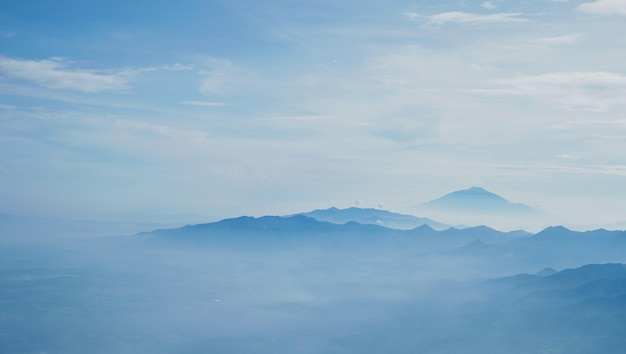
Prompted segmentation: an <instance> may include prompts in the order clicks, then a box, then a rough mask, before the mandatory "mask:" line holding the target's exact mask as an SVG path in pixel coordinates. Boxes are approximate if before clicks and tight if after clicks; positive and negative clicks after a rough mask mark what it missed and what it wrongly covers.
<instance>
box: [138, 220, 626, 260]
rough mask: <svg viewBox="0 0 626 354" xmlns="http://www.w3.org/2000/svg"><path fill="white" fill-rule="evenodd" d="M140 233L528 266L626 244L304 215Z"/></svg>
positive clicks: (607, 253)
mask: <svg viewBox="0 0 626 354" xmlns="http://www.w3.org/2000/svg"><path fill="white" fill-rule="evenodd" d="M139 235H140V236H141V238H142V239H143V240H146V241H158V242H166V243H168V244H172V245H182V244H189V245H214V246H228V247H247V246H254V247H265V248H268V247H269V248H282V247H292V246H297V247H300V246H306V247H309V246H315V247H322V248H324V247H342V248H345V249H350V248H352V249H363V248H373V249H375V248H376V247H387V248H395V249H405V250H414V251H415V252H417V253H420V254H426V253H432V252H435V253H438V254H445V255H447V256H449V257H453V258H463V259H481V260H483V261H485V262H487V263H490V264H501V265H505V264H506V265H515V267H517V266H519V268H512V269H513V270H514V269H527V268H528V267H530V266H532V265H534V264H540V265H541V266H542V267H553V268H557V269H558V268H561V269H562V268H566V267H573V266H577V265H581V264H588V263H600V262H621V261H623V260H624V253H623V250H624V249H626V232H624V231H607V230H604V229H599V230H594V231H587V232H577V231H571V230H569V229H567V228H564V227H562V226H558V227H549V228H546V229H544V230H542V231H540V232H538V233H536V234H530V233H527V232H525V231H512V232H502V231H497V230H494V229H492V228H489V227H487V226H477V227H470V228H464V229H457V228H449V229H446V230H435V229H433V228H432V227H430V226H428V225H426V224H424V225H422V226H419V227H417V228H414V229H410V230H398V229H391V228H387V227H383V226H380V225H372V224H359V223H357V222H354V221H350V222H347V223H345V224H335V223H331V222H326V221H319V220H316V219H313V218H311V217H307V216H304V215H293V216H289V217H279V216H265V217H260V218H254V217H246V216H244V217H239V218H233V219H225V220H222V221H218V222H214V223H206V224H196V225H187V226H184V227H180V228H173V229H159V230H154V231H150V232H143V233H140V234H139Z"/></svg>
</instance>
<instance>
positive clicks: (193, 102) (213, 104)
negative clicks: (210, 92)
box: [181, 101, 230, 107]
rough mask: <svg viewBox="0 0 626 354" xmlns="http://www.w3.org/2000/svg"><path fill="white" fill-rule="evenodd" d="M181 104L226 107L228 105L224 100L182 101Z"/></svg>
mask: <svg viewBox="0 0 626 354" xmlns="http://www.w3.org/2000/svg"><path fill="white" fill-rule="evenodd" d="M181 104H184V105H188V106H197V107H226V106H230V105H229V104H228V103H226V102H207V101H183V102H181Z"/></svg>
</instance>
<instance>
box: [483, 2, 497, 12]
mask: <svg viewBox="0 0 626 354" xmlns="http://www.w3.org/2000/svg"><path fill="white" fill-rule="evenodd" d="M480 6H482V7H483V8H484V9H487V10H493V9H495V8H496V5H494V4H493V3H492V2H491V1H485V2H483V3H482V5H480Z"/></svg>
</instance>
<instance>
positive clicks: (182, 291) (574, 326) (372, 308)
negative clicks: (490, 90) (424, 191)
mask: <svg viewBox="0 0 626 354" xmlns="http://www.w3.org/2000/svg"><path fill="white" fill-rule="evenodd" d="M381 229H382V228H381ZM487 231H488V230H482V234H487V233H488V232H487ZM391 235H392V234H389V235H388V237H386V238H378V236H371V237H368V238H363V239H362V242H354V240H353V239H351V238H349V237H347V236H345V235H344V236H343V237H344V242H330V241H329V240H332V239H333V238H335V237H339V236H332V237H328V238H323V237H317V236H316V237H317V238H315V237H311V236H310V235H308V234H306V233H305V235H302V237H300V236H299V235H282V236H281V237H274V238H270V237H267V235H265V236H263V235H262V234H259V235H256V234H255V235H243V236H241V237H239V238H237V237H226V238H211V237H208V236H207V237H205V236H202V237H200V238H191V237H189V236H187V235H185V234H182V233H181V234H180V235H179V236H177V237H169V236H168V237H155V236H154V235H152V234H142V235H132V236H119V237H98V238H87V239H76V238H63V237H57V238H48V237H41V238H39V239H33V238H29V239H28V240H24V241H23V242H16V241H15V240H16V239H19V237H17V236H16V235H7V234H6V233H4V234H3V235H2V236H3V238H2V239H3V242H2V247H1V248H0V308H1V311H0V352H3V353H87V352H88V353H383V352H387V353H502V352H509V353H541V352H551V353H576V352H578V353H585V352H603V353H610V352H615V353H617V352H621V349H622V348H623V347H624V346H623V345H624V344H626V340H625V339H622V337H623V336H621V335H620V333H623V330H624V329H625V328H626V325H625V323H626V322H625V320H624V318H626V316H624V315H626V311H625V309H626V306H625V305H626V300H624V299H626V286H625V285H624V284H626V282H625V281H624V279H626V277H624V278H622V277H621V273H619V272H618V273H619V274H618V276H613V277H609V278H603V277H600V280H602V281H604V282H605V283H603V284H602V286H600V287H599V286H596V285H593V284H596V283H593V282H594V281H596V282H597V281H598V279H596V278H593V279H592V278H588V277H587V278H584V279H582V278H581V279H582V280H581V279H578V278H577V277H574V278H575V279H576V280H575V281H573V280H571V279H570V278H571V276H570V278H567V279H570V280H568V281H567V282H565V281H563V280H562V279H561V278H558V279H561V280H560V281H556V280H554V281H553V280H551V279H553V278H551V277H550V276H546V275H541V276H531V275H526V276H517V277H512V278H511V277H508V276H511V275H515V274H520V273H531V274H535V273H537V272H539V271H541V270H542V269H543V268H544V267H546V266H572V268H576V267H580V266H583V265H584V264H586V263H588V261H589V260H591V261H593V260H600V261H601V260H605V262H598V263H606V262H615V261H618V260H617V259H616V258H619V257H620V256H619V255H617V254H616V255H610V254H601V255H599V256H597V258H592V259H588V258H584V257H583V258H576V257H577V256H573V257H571V258H567V259H564V258H563V257H561V258H560V259H559V260H558V261H555V262H549V261H546V260H547V259H548V260H549V259H551V258H549V257H542V256H541V255H536V256H535V257H530V256H520V257H514V256H511V255H510V254H507V253H506V252H509V253H510V252H511V251H510V249H509V250H508V251H504V250H505V247H508V246H506V245H509V244H513V243H515V244H517V243H528V242H529V241H528V240H530V239H531V236H530V235H521V236H517V237H513V236H512V235H509V236H510V239H507V240H506V242H505V241H500V242H492V241H493V240H495V239H494V238H493V237H492V238H489V237H482V236H480V235H479V236H471V237H469V240H468V241H463V242H462V245H460V246H459V244H458V242H454V243H449V242H441V243H439V244H438V245H437V246H433V242H423V241H420V240H418V238H415V239H414V240H412V241H406V240H404V241H403V240H402V239H400V238H399V237H395V236H391ZM442 235H444V234H438V236H437V237H442ZM447 235H448V237H450V238H452V237H453V236H451V235H453V234H451V233H450V234H447ZM318 236H319V235H318ZM263 237H267V238H266V239H264V238H263ZM394 237H395V238H394ZM464 237H465V236H464ZM474 237H475V238H477V239H481V238H482V239H483V240H484V241H474V242H472V241H471V240H472V239H473V238H474ZM7 240H11V242H6V241H7ZM44 240H49V241H44ZM250 240H254V242H252V241H250ZM490 240H491V241H490ZM413 241H415V242H413ZM429 244H430V245H431V246H430V247H428V245H429ZM515 247H517V246H515ZM572 247H573V246H572ZM485 248H486V249H489V250H490V251H489V252H486V251H485ZM520 249H521V248H520ZM503 252H504V253H503ZM520 252H521V251H520ZM533 252H534V251H528V252H527V254H530V253H533ZM522 253H523V252H522ZM533 254H534V253H533ZM555 259H556V258H555ZM562 269H563V268H557V271H560V270H562ZM620 272H621V270H620ZM596 273H598V274H600V273H601V274H604V273H602V272H599V271H598V272H596ZM596 273H594V274H596ZM556 274H557V275H558V274H563V272H561V273H556ZM566 274H569V273H566ZM611 274H612V273H611ZM554 279H557V278H554ZM558 279H557V280H558ZM589 282H592V283H591V284H592V285H591V290H589V289H588V288H585V289H587V290H585V291H586V292H581V290H580V288H581V287H583V288H584V286H587V287H590V285H588V284H589ZM598 289H604V290H606V289H609V290H610V291H609V290H607V291H606V292H599V290H598ZM583 290H584V289H583ZM592 290H593V291H592ZM589 294H591V295H589ZM607 294H608V295H607ZM598 299H599V300H598ZM600 300H601V301H600ZM574 314H575V315H574ZM620 331H622V332H620ZM599 348H600V349H601V350H599ZM598 350H599V351H598Z"/></svg>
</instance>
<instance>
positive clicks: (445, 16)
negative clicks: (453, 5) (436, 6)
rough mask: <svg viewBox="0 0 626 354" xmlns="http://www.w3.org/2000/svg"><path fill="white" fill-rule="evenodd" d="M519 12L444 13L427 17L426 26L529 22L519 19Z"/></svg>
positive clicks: (520, 14)
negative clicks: (482, 13)
mask: <svg viewBox="0 0 626 354" xmlns="http://www.w3.org/2000/svg"><path fill="white" fill-rule="evenodd" d="M521 16H522V13H520V12H504V13H497V14H489V15H481V14H472V13H467V12H458V11H455V12H444V13H440V14H436V15H432V16H430V17H429V19H430V20H429V21H428V24H430V25H443V24H446V23H469V24H480V23H510V22H528V21H529V20H528V19H526V18H523V17H521Z"/></svg>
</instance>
